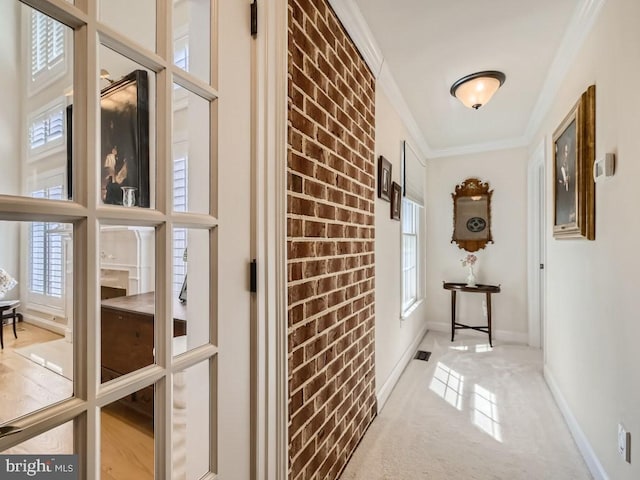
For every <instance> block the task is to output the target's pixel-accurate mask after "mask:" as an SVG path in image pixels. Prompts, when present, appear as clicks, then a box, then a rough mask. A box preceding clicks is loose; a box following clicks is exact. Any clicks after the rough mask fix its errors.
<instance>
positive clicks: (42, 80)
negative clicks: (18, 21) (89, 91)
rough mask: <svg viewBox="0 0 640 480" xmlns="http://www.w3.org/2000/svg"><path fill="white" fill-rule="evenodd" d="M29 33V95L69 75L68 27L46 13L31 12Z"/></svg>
mask: <svg viewBox="0 0 640 480" xmlns="http://www.w3.org/2000/svg"><path fill="white" fill-rule="evenodd" d="M29 30H30V33H29V36H30V42H29V51H28V56H29V60H30V61H29V64H28V65H29V79H30V82H29V92H30V93H31V94H33V93H35V92H37V91H38V90H40V89H42V88H44V87H45V86H46V85H48V84H50V83H51V82H53V81H54V80H57V79H58V78H60V77H62V76H64V75H65V74H66V72H67V63H68V62H67V53H66V50H67V46H66V39H65V36H66V30H67V28H66V27H65V25H63V24H62V23H60V22H58V21H56V20H54V19H53V18H51V17H49V16H47V15H45V14H44V13H42V12H39V11H37V10H31V14H30V19H29Z"/></svg>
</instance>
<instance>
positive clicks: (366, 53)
mask: <svg viewBox="0 0 640 480" xmlns="http://www.w3.org/2000/svg"><path fill="white" fill-rule="evenodd" d="M328 1H329V4H330V5H331V8H333V11H334V12H335V13H336V15H337V16H338V18H339V19H340V21H341V22H342V25H343V26H344V28H345V30H346V31H347V33H348V34H349V36H350V37H351V40H353V43H355V45H356V47H357V48H358V50H359V52H360V54H361V55H362V57H363V58H364V61H365V62H366V63H367V65H368V66H369V68H370V69H371V71H372V72H373V75H374V76H375V79H376V81H377V86H379V87H382V89H383V90H384V92H385V93H386V94H387V97H388V98H389V101H390V102H391V104H392V105H393V106H394V107H395V109H396V111H397V112H398V115H399V116H400V118H401V119H402V121H403V122H404V124H405V126H406V128H407V130H408V131H409V135H410V136H411V138H412V140H413V142H412V144H413V145H414V146H415V148H417V149H418V150H419V153H421V154H422V156H423V158H425V159H426V158H431V157H432V155H431V153H432V150H431V149H430V148H429V145H428V144H427V141H426V140H425V138H424V135H423V134H422V130H420V127H418V123H417V122H416V119H415V118H414V116H413V114H412V113H411V110H409V107H408V105H407V102H405V100H404V97H403V96H402V93H400V88H398V84H397V83H396V81H395V78H394V77H393V75H392V73H391V70H389V67H387V65H386V63H385V61H384V56H383V55H382V50H380V47H379V46H378V43H377V42H376V39H375V37H374V36H373V33H372V32H371V29H370V28H369V25H368V24H367V21H366V20H365V19H364V16H363V15H362V12H361V11H360V8H359V7H358V5H357V4H356V2H355V1H354V0H328Z"/></svg>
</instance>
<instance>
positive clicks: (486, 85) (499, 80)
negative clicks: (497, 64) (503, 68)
mask: <svg viewBox="0 0 640 480" xmlns="http://www.w3.org/2000/svg"><path fill="white" fill-rule="evenodd" d="M505 79H506V77H505V74H504V73H502V72H497V71H486V72H478V73H473V74H471V75H467V76H466V77H463V78H461V79H460V80H458V81H457V82H455V83H454V84H453V85H452V87H451V95H453V96H454V97H456V98H457V99H458V100H460V101H461V102H462V103H463V104H464V106H465V107H468V108H473V109H475V110H477V109H478V108H480V107H481V106H483V105H485V104H486V103H487V102H488V101H489V100H490V99H491V97H493V94H494V93H496V92H497V91H498V89H499V88H500V86H501V85H502V84H503V83H504V81H505Z"/></svg>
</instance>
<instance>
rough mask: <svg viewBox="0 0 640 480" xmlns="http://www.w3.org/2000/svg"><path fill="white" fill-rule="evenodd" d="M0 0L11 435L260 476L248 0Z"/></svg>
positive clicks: (96, 456)
mask: <svg viewBox="0 0 640 480" xmlns="http://www.w3.org/2000/svg"><path fill="white" fill-rule="evenodd" d="M2 3H3V4H2V6H0V31H1V32H3V33H2V35H3V39H2V47H0V48H1V53H0V60H1V61H2V64H3V65H5V66H7V68H6V70H7V75H6V78H9V80H8V81H7V82H6V85H5V86H3V91H2V92H0V102H2V103H3V107H4V108H3V110H4V112H3V113H0V117H2V122H0V139H2V140H3V141H2V147H1V148H2V149H3V151H2V152H1V153H2V155H0V164H2V170H3V176H2V178H0V237H1V238H3V239H6V241H5V243H4V244H3V246H2V249H0V250H2V252H0V267H3V268H5V269H9V270H11V272H12V273H13V276H15V277H16V278H17V279H18V282H19V283H18V287H17V288H14V289H13V290H12V291H11V292H9V294H8V296H13V298H15V299H16V300H18V301H19V302H20V307H19V309H20V311H21V312H22V313H23V316H24V322H22V325H21V327H20V328H19V331H18V338H15V339H14V338H13V335H12V334H11V333H10V329H9V328H7V329H5V330H6V331H5V332H4V333H5V335H4V338H5V346H6V349H5V351H3V353H2V356H1V357H0V367H2V371H3V372H5V373H6V374H5V375H4V376H2V375H0V391H3V392H8V393H7V395H8V398H10V401H3V402H2V403H3V406H2V407H0V424H1V426H4V427H7V428H5V429H2V430H0V454H13V455H25V454H39V455H45V454H46V455H55V454H77V455H78V460H79V474H80V475H79V478H83V479H84V478H88V479H99V478H102V479H129V478H136V479H144V478H149V479H153V478H159V479H165V478H166V479H170V478H174V479H189V480H190V479H193V478H214V477H216V476H217V477H216V478H228V479H248V478H250V477H251V472H252V470H253V467H252V465H253V466H254V462H255V456H256V452H255V451H252V448H255V445H254V446H253V447H252V441H254V439H253V438H252V434H254V433H255V430H256V427H255V425H254V423H253V422H254V421H255V418H254V416H253V415H252V412H253V410H254V409H255V408H256V405H255V403H253V404H252V400H251V395H252V393H253V394H254V396H255V385H254V383H252V382H253V381H254V380H253V379H252V369H254V371H255V370H256V365H255V362H256V361H257V362H260V361H261V360H259V359H256V358H254V359H253V361H254V365H252V363H251V362H252V357H251V346H252V323H251V322H252V302H251V297H250V295H251V294H250V293H249V288H248V286H249V285H248V279H247V272H248V268H247V266H248V264H249V261H250V260H251V256H252V250H255V243H254V242H255V241H254V236H255V235H256V233H255V231H254V229H253V228H252V197H251V189H252V168H253V164H252V155H253V152H252V135H253V133H252V114H253V112H252V104H251V102H252V88H254V86H252V83H251V80H252V78H251V61H252V57H251V41H252V39H251V36H250V35H249V32H248V25H249V17H248V12H249V9H248V5H247V4H245V3H244V2H235V1H231V2H227V1H225V2H217V1H216V0H135V1H131V0H101V1H100V0H75V2H74V1H73V0H6V1H4V2H2ZM63 118H64V119H65V122H64V128H63V124H62V123H61V122H62V119H63ZM52 178H54V179H56V182H57V183H55V185H49V183H51V181H52V180H50V179H52ZM44 188H56V189H58V190H60V191H61V192H63V194H61V195H58V196H56V197H55V198H52V197H46V196H43V195H34V192H40V191H42V189H44ZM36 227H37V228H36ZM34 232H36V233H37V235H36V233H34ZM63 245H64V248H62V247H61V246H63ZM42 285H54V286H57V287H56V288H51V289H48V290H47V289H44V290H43V289H42V288H40V287H41V286H42ZM36 287H37V288H40V290H38V291H36ZM40 291H43V292H45V294H46V295H45V294H42V293H40ZM35 293H38V295H35ZM47 295H48V297H47ZM36 297H37V298H38V299H39V300H38V302H35V301H34V300H33V299H34V298H36ZM70 332H72V333H70ZM65 333H66V337H67V338H64V337H65Z"/></svg>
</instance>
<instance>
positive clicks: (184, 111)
mask: <svg viewBox="0 0 640 480" xmlns="http://www.w3.org/2000/svg"><path fill="white" fill-rule="evenodd" d="M209 105H210V104H209V102H208V101H207V100H205V99H204V98H202V97H200V96H199V95H196V94H195V93H192V92H190V91H188V90H186V89H184V88H182V87H181V86H179V85H178V84H174V88H173V209H174V210H175V211H177V212H195V213H209V194H210V189H209V183H210V163H211V156H210V146H209V142H210V134H211V132H210V116H209Z"/></svg>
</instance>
